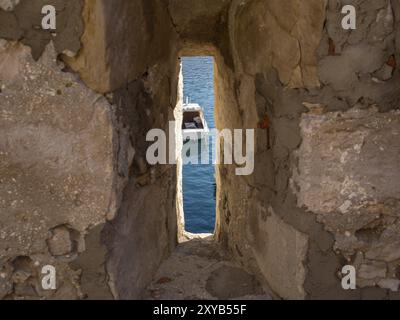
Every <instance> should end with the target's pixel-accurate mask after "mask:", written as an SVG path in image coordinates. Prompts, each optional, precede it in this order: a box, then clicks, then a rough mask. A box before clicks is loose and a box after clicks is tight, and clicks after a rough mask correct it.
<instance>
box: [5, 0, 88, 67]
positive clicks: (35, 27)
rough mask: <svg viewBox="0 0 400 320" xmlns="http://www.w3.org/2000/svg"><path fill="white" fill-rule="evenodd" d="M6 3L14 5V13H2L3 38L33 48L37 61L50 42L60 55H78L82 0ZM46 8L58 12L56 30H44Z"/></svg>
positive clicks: (28, 0) (39, 0)
mask: <svg viewBox="0 0 400 320" xmlns="http://www.w3.org/2000/svg"><path fill="white" fill-rule="evenodd" d="M17 2H18V5H16V4H17ZM6 3H9V4H13V5H12V7H10V8H12V9H13V11H12V12H5V11H1V10H0V38H4V39H7V40H19V41H21V42H22V43H23V44H24V45H27V46H29V47H30V48H31V50H32V51H31V52H32V56H33V57H34V58H35V60H37V59H39V57H40V56H41V55H42V53H43V52H44V50H45V48H46V46H47V45H48V44H49V43H50V41H52V42H53V43H54V47H55V49H56V51H57V53H59V54H61V53H67V54H69V55H74V54H76V53H77V52H78V51H79V49H80V41H79V39H80V37H81V34H82V31H83V22H82V17H81V14H80V11H81V8H82V0H70V1H63V0H20V1H14V0H12V1H11V2H10V1H6ZM14 5H15V6H14ZM45 5H52V6H54V8H55V9H56V11H57V21H56V30H43V29H42V19H43V14H42V8H43V7H44V6H45Z"/></svg>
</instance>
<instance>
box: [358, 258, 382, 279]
mask: <svg viewBox="0 0 400 320" xmlns="http://www.w3.org/2000/svg"><path fill="white" fill-rule="evenodd" d="M386 274H387V267H386V264H385V263H383V262H373V263H372V262H371V263H369V264H362V265H361V266H360V268H359V270H358V272H357V276H358V277H359V278H361V279H365V280H374V279H379V278H385V277H386Z"/></svg>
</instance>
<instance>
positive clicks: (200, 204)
mask: <svg viewBox="0 0 400 320" xmlns="http://www.w3.org/2000/svg"><path fill="white" fill-rule="evenodd" d="M182 68H183V83H184V89H183V91H184V97H185V101H186V97H189V98H190V100H191V102H193V103H198V104H199V105H201V106H202V107H203V109H204V113H205V117H206V121H207V123H208V126H209V128H210V129H213V128H215V122H214V60H213V58H212V57H183V58H182ZM203 144H204V142H203ZM212 148H213V146H212V145H210V152H213V150H212ZM205 152H206V151H205ZM210 162H211V161H210ZM215 208H216V201H215V166H214V165H213V164H212V163H210V164H206V165H205V164H198V165H194V164H187V165H184V166H183V209H184V213H185V228H186V231H188V232H192V233H213V232H214V227H215Z"/></svg>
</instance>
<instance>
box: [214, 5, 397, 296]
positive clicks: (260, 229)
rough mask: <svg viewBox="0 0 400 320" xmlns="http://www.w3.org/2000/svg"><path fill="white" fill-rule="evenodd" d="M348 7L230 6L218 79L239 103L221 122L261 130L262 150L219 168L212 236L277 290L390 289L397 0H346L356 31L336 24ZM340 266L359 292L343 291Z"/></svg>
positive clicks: (383, 292)
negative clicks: (349, 269) (227, 69)
mask: <svg viewBox="0 0 400 320" xmlns="http://www.w3.org/2000/svg"><path fill="white" fill-rule="evenodd" d="M345 4H347V3H345V1H327V2H326V3H325V2H324V1H307V2H306V3H304V2H302V3H301V4H300V2H298V1H287V2H285V3H283V2H282V1H245V2H243V1H233V2H232V5H231V7H230V13H229V25H230V27H229V32H230V43H231V49H232V57H233V61H234V68H233V70H232V73H233V74H234V75H233V76H231V78H228V79H230V80H229V81H227V78H226V77H224V78H223V80H221V81H220V82H218V81H217V88H218V90H219V91H224V92H228V91H230V92H231V93H230V94H231V96H234V97H235V100H236V103H225V105H224V108H226V109H228V104H229V108H230V109H229V114H227V111H226V110H225V109H224V111H221V110H217V118H218V121H217V122H218V124H219V126H221V127H231V128H234V127H238V126H239V127H243V128H258V129H257V151H256V164H255V173H254V175H253V176H252V177H248V178H240V177H236V176H235V175H234V171H233V168H229V167H220V169H219V186H220V191H219V202H218V206H219V214H220V216H219V224H220V228H219V230H218V234H219V238H220V239H221V240H222V241H223V242H224V243H226V245H227V247H228V248H229V250H230V251H231V252H232V253H233V254H234V255H235V256H236V257H237V259H239V261H241V262H242V264H243V265H245V266H247V267H248V268H250V269H253V270H254V271H253V272H255V273H260V274H261V275H260V276H261V277H264V279H266V280H267V281H266V282H268V284H269V285H270V286H271V288H272V289H273V290H274V291H275V292H276V293H278V295H280V296H282V297H284V298H292V299H303V298H320V299H321V298H371V297H374V298H385V297H394V295H395V293H393V292H392V291H391V290H387V289H392V290H394V289H396V291H397V289H398V285H399V279H398V277H397V276H396V274H397V272H396V270H397V268H398V261H397V256H396V253H397V245H396V244H395V243H396V242H397V240H396V239H397V234H398V231H397V230H396V225H397V220H398V218H397V214H398V195H399V193H398V178H397V173H398V169H399V161H398V147H399V146H398V139H396V136H397V134H398V133H397V132H398V121H399V113H398V111H394V110H398V99H399V89H398V86H397V87H396V84H397V83H398V81H399V79H398V78H399V73H398V70H397V69H396V61H398V54H399V51H398V40H397V39H398V29H396V26H398V20H399V12H398V4H397V2H393V1H374V2H373V3H372V2H365V1H364V2H363V1H355V5H356V8H357V12H358V21H359V22H360V23H359V25H358V28H357V30H355V31H345V30H343V29H342V28H341V19H342V17H343V15H342V14H341V8H342V6H343V5H345ZM288 17H289V18H288ZM225 74H226V73H225ZM220 104H224V103H223V102H222V103H220ZM219 107H221V105H219ZM391 110H392V111H391ZM383 128H384V129H383ZM378 159H379V160H378ZM243 226H246V228H243ZM378 252H380V253H379V254H378ZM346 264H352V265H354V266H355V267H356V268H357V275H358V285H359V288H365V289H364V290H361V289H358V290H355V291H347V292H346V291H344V290H343V289H342V288H341V280H340V271H341V269H342V267H343V266H344V265H346Z"/></svg>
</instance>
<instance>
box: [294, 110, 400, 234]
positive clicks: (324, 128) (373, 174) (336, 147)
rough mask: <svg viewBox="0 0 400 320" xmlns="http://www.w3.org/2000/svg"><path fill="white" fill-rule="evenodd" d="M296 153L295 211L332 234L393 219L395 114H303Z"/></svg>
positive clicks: (398, 125)
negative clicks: (305, 211)
mask: <svg viewBox="0 0 400 320" xmlns="http://www.w3.org/2000/svg"><path fill="white" fill-rule="evenodd" d="M301 131H302V137H303V142H302V145H301V147H300V149H299V150H298V152H297V156H298V159H299V167H298V171H297V172H295V174H294V182H295V183H296V184H297V185H298V187H299V191H298V192H297V197H298V205H299V206H305V207H306V208H307V209H308V210H309V211H312V212H314V213H317V214H319V215H320V219H321V221H323V222H324V223H325V224H326V226H327V228H328V229H329V230H331V231H333V232H341V233H343V234H344V233H345V231H356V230H359V229H362V228H363V227H365V226H367V225H368V224H369V223H371V222H373V221H375V220H377V219H379V218H380V217H381V215H383V216H385V215H394V216H396V215H397V214H398V205H399V203H398V202H399V194H400V171H399V170H398V168H399V167H398V164H399V162H400V144H399V141H400V140H399V139H398V136H399V135H400V112H399V111H393V112H388V113H378V111H377V110H376V109H375V108H370V109H368V110H360V109H353V110H351V111H348V112H345V113H341V112H335V113H327V114H324V115H314V114H304V115H303V117H302V122H301Z"/></svg>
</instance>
